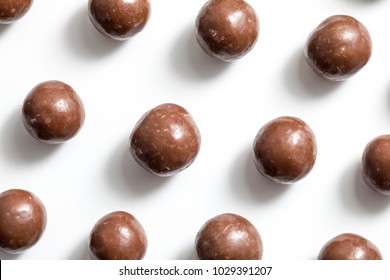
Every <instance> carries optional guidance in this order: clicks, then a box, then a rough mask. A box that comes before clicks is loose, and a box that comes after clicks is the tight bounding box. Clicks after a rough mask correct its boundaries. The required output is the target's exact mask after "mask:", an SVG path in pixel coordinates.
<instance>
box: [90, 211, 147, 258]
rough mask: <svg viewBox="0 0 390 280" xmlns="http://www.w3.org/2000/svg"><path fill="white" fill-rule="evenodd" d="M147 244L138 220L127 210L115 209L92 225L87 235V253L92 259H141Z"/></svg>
mask: <svg viewBox="0 0 390 280" xmlns="http://www.w3.org/2000/svg"><path fill="white" fill-rule="evenodd" d="M147 245H148V243H147V238H146V234H145V231H144V229H143V227H142V225H141V224H140V222H139V221H138V220H137V219H136V218H135V217H134V216H133V215H131V214H129V213H127V212H123V211H116V212H112V213H109V214H107V215H105V216H104V217H103V218H101V219H100V220H99V221H98V222H97V223H96V224H95V225H94V227H93V229H92V231H91V234H90V237H89V255H90V257H91V259H94V260H141V259H143V258H144V256H145V253H146V249H147Z"/></svg>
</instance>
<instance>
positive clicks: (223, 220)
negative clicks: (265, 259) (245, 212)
mask: <svg viewBox="0 0 390 280" xmlns="http://www.w3.org/2000/svg"><path fill="white" fill-rule="evenodd" d="M195 253H196V257H197V258H198V259H200V260H260V259H261V258H262V256H263V243H262V240H261V238H260V234H259V232H258V231H257V229H256V227H255V226H254V225H253V224H252V223H251V222H249V221H248V220H247V219H245V218H244V217H242V216H240V215H237V214H231V213H224V214H220V215H218V216H215V217H213V218H211V219H209V220H208V221H207V222H206V223H205V224H204V225H203V226H202V228H201V229H200V230H199V232H198V234H197V235H196V238H195Z"/></svg>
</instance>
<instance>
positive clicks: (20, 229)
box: [0, 189, 47, 254]
mask: <svg viewBox="0 0 390 280" xmlns="http://www.w3.org/2000/svg"><path fill="white" fill-rule="evenodd" d="M46 220H47V217H46V210H45V207H44V205H43V204H42V202H41V201H40V200H39V199H38V198H37V197H36V196H35V195H34V194H33V193H31V192H29V191H26V190H21V189H10V190H7V191H4V192H2V193H1V194H0V249H2V250H3V251H5V252H7V253H11V254H17V253H20V252H22V251H24V250H27V249H29V248H30V247H32V246H34V245H35V244H36V243H37V242H38V241H39V239H40V238H41V236H42V235H43V233H44V231H45V228H46Z"/></svg>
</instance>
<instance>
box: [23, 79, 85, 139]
mask: <svg viewBox="0 0 390 280" xmlns="http://www.w3.org/2000/svg"><path fill="white" fill-rule="evenodd" d="M22 115H23V124H24V126H25V127H26V129H27V131H28V132H29V133H30V134H31V136H33V137H34V138H35V139H37V140H39V141H41V142H45V143H49V144H58V143H62V142H64V141H66V140H69V139H71V138H73V137H74V136H75V135H76V134H77V133H78V132H79V130H80V129H81V127H82V125H83V123H84V118H85V112H84V106H83V104H82V102H81V100H80V97H79V96H78V95H77V93H76V92H75V91H74V90H73V88H72V87H70V86H69V85H67V84H65V83H63V82H60V81H47V82H43V83H40V84H38V85H37V86H35V87H34V88H33V89H32V90H31V91H30V92H29V94H28V95H27V96H26V98H25V100H24V103H23V108H22Z"/></svg>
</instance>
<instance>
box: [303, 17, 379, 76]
mask: <svg viewBox="0 0 390 280" xmlns="http://www.w3.org/2000/svg"><path fill="white" fill-rule="evenodd" d="M371 49H372V43H371V38H370V34H369V32H368V30H367V29H366V27H365V26H364V25H363V24H362V23H360V22H359V21H358V20H356V19H355V18H353V17H351V16H347V15H335V16H331V17H329V18H327V19H325V20H324V21H323V22H322V23H321V24H320V25H318V26H317V28H315V29H314V30H313V31H312V33H311V34H310V35H309V38H308V39H307V42H306V46H305V49H304V54H305V58H306V61H307V62H308V64H309V65H310V67H311V68H312V69H313V70H314V72H316V73H317V74H318V75H320V76H322V77H324V78H326V79H328V80H332V81H342V80H345V79H347V78H349V77H351V76H353V75H354V74H355V73H356V72H358V71H359V70H360V69H361V68H362V67H363V66H364V65H366V64H367V62H368V60H369V59H370V57H371Z"/></svg>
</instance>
